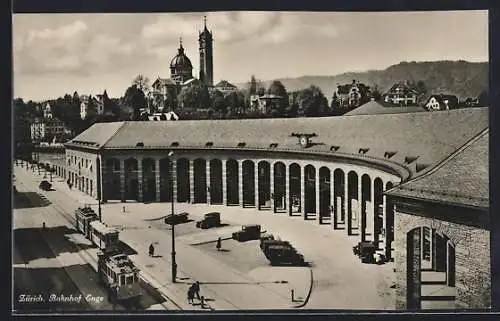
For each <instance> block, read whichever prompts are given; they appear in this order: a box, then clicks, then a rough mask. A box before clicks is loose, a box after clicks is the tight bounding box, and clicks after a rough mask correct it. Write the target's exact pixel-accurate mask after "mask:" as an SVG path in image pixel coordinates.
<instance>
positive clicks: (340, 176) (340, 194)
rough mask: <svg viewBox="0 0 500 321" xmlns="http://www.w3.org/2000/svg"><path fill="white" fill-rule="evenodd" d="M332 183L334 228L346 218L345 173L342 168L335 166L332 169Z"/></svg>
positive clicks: (343, 222)
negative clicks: (335, 167)
mask: <svg viewBox="0 0 500 321" xmlns="http://www.w3.org/2000/svg"><path fill="white" fill-rule="evenodd" d="M333 184H334V199H333V207H334V211H333V216H334V217H333V220H334V225H333V226H334V228H335V229H337V228H340V227H341V226H342V225H344V224H345V219H346V209H347V206H346V204H345V203H346V202H345V199H346V195H345V185H346V182H345V173H344V171H343V170H342V169H340V168H337V169H335V170H334V171H333Z"/></svg>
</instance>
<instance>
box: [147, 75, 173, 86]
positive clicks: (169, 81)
mask: <svg viewBox="0 0 500 321" xmlns="http://www.w3.org/2000/svg"><path fill="white" fill-rule="evenodd" d="M157 82H159V83H160V84H161V85H163V86H165V85H175V82H174V81H173V80H172V79H169V78H160V77H158V78H157V79H156V80H155V81H154V82H153V85H152V86H153V87H154V86H155V84H156V83H157Z"/></svg>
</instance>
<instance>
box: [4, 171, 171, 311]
mask: <svg viewBox="0 0 500 321" xmlns="http://www.w3.org/2000/svg"><path fill="white" fill-rule="evenodd" d="M16 188H17V190H18V194H17V195H16V197H15V200H14V201H15V203H14V213H13V216H14V218H13V224H14V231H13V233H14V255H13V256H14V257H13V269H14V271H13V274H14V302H13V303H14V306H13V309H14V310H16V311H17V312H33V311H51V312H56V311H82V310H117V311H119V310H125V309H131V308H132V309H138V310H143V309H147V308H150V307H151V306H154V305H159V304H160V303H161V302H163V301H165V300H164V299H163V298H162V297H161V295H160V294H159V293H157V292H156V291H155V290H154V289H153V288H151V286H149V285H147V284H145V283H143V282H142V283H141V288H142V292H143V296H142V297H141V299H140V302H138V303H137V304H135V305H134V306H124V305H123V304H113V303H111V302H109V300H108V296H107V291H106V289H105V288H104V287H103V286H102V285H101V284H99V283H98V281H97V273H96V272H95V266H92V265H91V264H89V263H87V262H88V261H92V258H91V257H90V256H89V255H88V254H86V253H84V251H89V252H93V253H96V252H97V249H96V248H95V247H94V246H93V245H92V244H91V243H90V241H88V240H87V239H85V238H84V237H83V235H80V234H79V233H78V232H77V231H76V230H75V229H74V228H73V226H72V225H71V224H69V222H68V220H67V219H66V218H65V217H63V216H61V213H60V212H59V211H60V209H58V208H57V207H56V205H55V204H52V203H51V201H49V200H48V199H47V198H46V197H44V196H43V195H40V194H39V193H38V192H37V188H36V187H35V186H32V185H30V184H29V183H26V181H23V182H21V181H20V180H17V181H16ZM43 223H45V228H43V226H42V224H43ZM94 264H95V263H94Z"/></svg>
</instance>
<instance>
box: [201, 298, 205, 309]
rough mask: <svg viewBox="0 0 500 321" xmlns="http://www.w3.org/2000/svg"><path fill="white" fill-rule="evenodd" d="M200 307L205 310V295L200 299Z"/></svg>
mask: <svg viewBox="0 0 500 321" xmlns="http://www.w3.org/2000/svg"><path fill="white" fill-rule="evenodd" d="M200 307H201V308H202V309H205V297H204V296H203V295H202V296H201V298H200Z"/></svg>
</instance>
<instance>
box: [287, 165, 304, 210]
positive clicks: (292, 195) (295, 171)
mask: <svg viewBox="0 0 500 321" xmlns="http://www.w3.org/2000/svg"><path fill="white" fill-rule="evenodd" d="M289 169H290V170H289V172H290V174H289V176H290V178H289V179H290V186H289V191H288V192H289V193H288V195H289V200H288V204H289V207H288V208H289V210H288V213H289V215H293V214H294V213H301V212H302V207H303V204H301V202H302V200H301V193H302V182H301V181H302V177H301V174H302V173H301V170H302V169H301V167H300V165H299V164H297V163H292V164H290V167H289Z"/></svg>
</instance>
